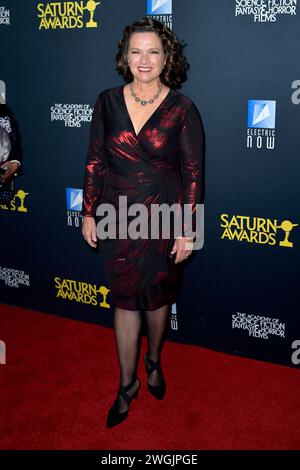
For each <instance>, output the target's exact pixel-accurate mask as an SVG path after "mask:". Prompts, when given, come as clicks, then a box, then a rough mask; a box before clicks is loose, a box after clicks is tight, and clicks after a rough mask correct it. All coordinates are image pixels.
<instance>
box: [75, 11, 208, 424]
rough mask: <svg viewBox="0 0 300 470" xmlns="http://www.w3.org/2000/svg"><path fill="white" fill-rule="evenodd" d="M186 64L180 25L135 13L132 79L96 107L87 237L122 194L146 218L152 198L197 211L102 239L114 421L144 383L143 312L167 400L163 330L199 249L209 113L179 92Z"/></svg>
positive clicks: (124, 45)
mask: <svg viewBox="0 0 300 470" xmlns="http://www.w3.org/2000/svg"><path fill="white" fill-rule="evenodd" d="M186 69H187V62H186V59H185V57H184V56H183V55H182V45H181V44H180V42H179V41H178V39H177V38H176V36H175V35H174V33H173V32H172V31H170V30H169V29H168V28H167V27H165V26H164V25H162V24H161V23H160V22H158V21H156V20H154V19H150V18H144V19H143V20H140V21H137V22H135V23H133V24H132V25H131V26H127V27H126V28H125V29H124V32H123V39H122V40H121V41H120V42H119V52H118V54H117V70H118V71H119V73H121V74H122V75H123V77H124V80H125V82H126V84H125V85H124V86H119V87H116V88H112V89H108V90H105V91H103V92H102V93H101V94H100V95H99V97H98V100H97V102H96V104H95V108H94V112H93V119H92V124H91V134H90V144H89V151H88V157H87V164H86V173H85V181H84V195H83V211H82V215H83V227H82V233H83V236H84V238H85V240H86V241H87V243H88V244H89V245H90V246H92V247H96V246H97V245H96V244H97V234H98V238H101V236H100V237H99V232H98V230H97V228H98V227H99V225H98V224H97V225H96V222H98V223H99V221H100V220H101V218H100V219H97V215H98V213H99V212H98V210H97V208H98V206H99V207H101V205H103V204H111V205H112V207H114V208H115V209H116V220H115V221H114V228H117V229H118V228H119V226H120V225H121V216H120V197H121V196H123V197H124V196H126V201H127V207H128V208H129V207H130V206H131V205H132V204H136V203H142V204H143V206H144V207H145V208H146V209H147V211H148V217H147V219H148V220H147V222H149V221H150V222H151V220H150V219H151V215H150V209H151V207H152V206H153V205H154V204H167V205H168V207H170V206H171V205H172V204H174V203H175V204H178V205H180V206H181V207H183V205H184V204H186V205H189V206H188V207H190V209H191V214H192V222H191V223H190V224H186V223H185V222H184V224H183V228H184V233H183V236H178V237H177V236H176V234H175V233H174V230H173V232H172V230H171V233H170V236H169V237H168V238H163V237H162V236H161V232H159V233H160V236H159V237H157V238H151V237H148V238H131V237H130V236H127V237H126V238H124V237H123V238H121V237H119V238H113V237H111V238H106V239H102V240H100V247H101V251H102V255H103V259H104V266H105V271H106V275H107V279H108V282H109V287H110V293H111V299H112V304H113V305H114V307H115V310H114V327H115V336H116V342H117V350H118V358H119V364H120V388H119V390H118V394H117V398H116V400H115V402H114V404H113V406H112V407H111V409H110V410H109V413H108V417H107V422H106V424H107V427H112V426H115V425H116V424H119V423H120V422H122V421H124V419H126V418H127V415H128V409H129V404H130V401H131V400H132V398H136V397H137V395H138V392H139V389H140V380H139V378H138V377H137V375H136V371H137V362H138V344H139V337H140V331H141V323H142V316H141V311H142V310H144V311H145V314H146V321H147V338H148V351H147V353H146V354H145V356H144V362H145V367H146V371H147V372H148V390H149V391H150V393H151V394H152V395H153V396H154V397H155V398H157V399H160V400H161V399H162V398H164V395H165V391H166V383H165V379H164V375H163V372H162V369H161V365H160V356H161V349H162V344H163V337H164V334H165V332H166V327H167V321H168V318H169V311H170V305H171V304H172V303H174V302H176V299H177V296H178V292H179V287H180V280H181V264H180V263H181V262H182V261H184V260H185V259H187V258H188V256H190V254H191V253H192V242H193V234H194V230H195V220H196V208H197V204H199V203H200V196H201V187H202V181H201V177H202V167H203V152H204V150H203V147H204V145H203V141H204V137H203V127H202V123H201V119H200V116H199V113H198V110H197V108H196V106H195V105H194V103H193V102H192V101H191V100H190V99H189V98H187V97H185V96H184V95H182V94H180V93H179V92H178V91H176V90H175V88H176V87H178V86H179V85H180V84H181V83H182V81H184V79H185V77H186ZM102 207H103V206H102ZM96 210H97V215H96ZM102 215H103V214H102ZM129 219H130V218H128V220H129ZM172 227H173V226H172ZM118 233H119V232H118Z"/></svg>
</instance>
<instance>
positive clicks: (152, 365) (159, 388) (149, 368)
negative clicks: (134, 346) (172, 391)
mask: <svg viewBox="0 0 300 470" xmlns="http://www.w3.org/2000/svg"><path fill="white" fill-rule="evenodd" d="M144 362H145V369H146V372H147V374H148V380H149V378H150V375H151V374H152V373H153V372H154V371H155V370H157V372H158V373H159V374H161V379H162V382H161V384H160V385H156V386H155V385H151V384H150V383H149V381H148V390H149V392H150V393H151V395H153V396H154V397H155V398H156V399H157V400H162V399H163V398H164V396H165V393H166V388H167V386H166V382H165V380H164V376H163V373H162V369H161V366H160V363H159V362H154V361H152V359H150V358H149V356H148V353H146V354H145V356H144Z"/></svg>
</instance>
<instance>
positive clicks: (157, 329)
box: [146, 304, 170, 387]
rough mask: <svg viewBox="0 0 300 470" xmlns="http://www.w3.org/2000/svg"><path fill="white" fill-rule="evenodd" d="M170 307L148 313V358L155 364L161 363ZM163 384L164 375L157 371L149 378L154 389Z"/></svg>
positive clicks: (165, 306) (148, 311)
mask: <svg viewBox="0 0 300 470" xmlns="http://www.w3.org/2000/svg"><path fill="white" fill-rule="evenodd" d="M169 312H170V306H169V304H167V305H163V306H162V307H160V308H158V309H156V310H147V311H146V320H147V329H148V357H149V359H151V360H152V361H154V362H160V354H161V350H162V346H163V340H164V336H165V333H166V331H167V324H168V320H169ZM162 382H163V376H162V374H161V373H160V372H159V371H157V370H155V371H153V372H152V374H151V375H150V377H149V384H150V385H153V386H154V387H157V386H160V385H161V384H162Z"/></svg>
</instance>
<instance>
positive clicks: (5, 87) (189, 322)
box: [0, 0, 300, 367]
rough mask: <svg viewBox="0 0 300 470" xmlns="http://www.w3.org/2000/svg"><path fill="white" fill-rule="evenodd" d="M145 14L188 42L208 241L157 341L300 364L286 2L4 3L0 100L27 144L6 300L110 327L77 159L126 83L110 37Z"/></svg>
mask: <svg viewBox="0 0 300 470" xmlns="http://www.w3.org/2000/svg"><path fill="white" fill-rule="evenodd" d="M145 16H152V17H154V18H156V19H158V20H160V21H162V22H164V23H165V24H166V25H168V26H169V27H170V28H172V29H173V31H174V32H175V33H176V34H177V36H178V37H179V38H180V39H181V40H183V41H184V43H185V44H186V46H185V48H184V53H185V55H186V57H187V59H188V61H189V63H190V69H189V72H188V80H187V81H186V82H185V83H184V85H183V86H182V88H181V89H180V90H179V91H180V92H181V93H183V94H185V95H187V96H189V97H190V98H191V99H192V100H193V101H194V103H195V104H196V105H197V107H198V109H199V111H200V113H201V116H202V120H203V125H204V129H205V135H206V161H205V188H204V191H203V198H204V204H205V216H204V221H205V226H204V244H203V247H202V248H201V249H200V250H198V251H197V252H196V253H195V255H194V256H193V257H192V259H191V260H190V261H189V262H188V263H187V264H186V267H185V273H184V279H183V285H182V290H181V292H180V296H179V300H178V303H177V304H174V305H173V306H172V313H171V317H170V329H169V335H168V337H169V339H171V340H174V341H178V342H185V343H190V344H196V345H201V346H205V347H209V348H212V349H215V350H220V351H224V352H227V353H231V354H235V355H241V356H246V357H250V358H256V359H259V360H265V361H270V362H274V363H279V364H285V365H288V366H291V367H299V363H300V316H299V311H300V302H299V290H300V287H299V279H300V278H299V265H300V256H299V253H300V184H299V177H300V145H299V129H300V67H299V41H300V5H299V2H297V0H214V1H212V0H198V1H194V0H185V1H180V0H173V2H172V1H170V0H149V1H142V0H129V1H127V2H120V1H117V0H109V1H108V0H101V1H99V2H95V1H93V0H89V1H73V0H70V1H61V0H58V1H55V2H51V1H49V2H47V1H33V0H23V1H22V2H20V1H18V0H0V44H1V47H0V54H1V62H0V63H1V68H0V96H1V101H2V102H5V101H6V102H7V104H8V106H9V107H10V108H11V110H12V111H13V113H14V116H15V118H16V120H17V122H18V125H19V130H20V135H21V139H22V149H23V173H22V174H21V175H20V176H19V177H18V178H17V179H16V183H15V185H16V189H17V193H16V196H15V197H14V199H13V201H12V202H11V203H10V204H7V205H6V204H2V205H1V206H0V237H1V245H0V246H1V253H0V260H1V261H0V289H1V291H0V293H1V302H5V303H9V304H13V305H18V306H23V307H28V308H32V309H35V310H37V311H40V312H48V313H51V314H56V315H62V316H65V317H69V318H72V319H77V320H80V321H85V322H91V323H97V324H101V325H105V326H108V327H111V326H112V317H113V315H112V314H113V311H112V308H111V305H110V291H109V285H108V283H107V280H106V278H105V273H104V269H103V265H102V259H101V255H100V254H99V252H98V251H97V250H96V251H95V250H93V249H92V248H90V247H89V246H88V245H87V244H86V243H85V242H84V240H83V238H82V235H81V222H82V218H81V215H80V210H81V204H82V185H83V177H84V166H85V160H86V153H87V145H88V137H89V126H90V121H91V116H92V111H93V106H94V103H95V101H96V98H97V96H98V94H99V93H100V92H101V91H102V90H104V89H107V88H112V87H115V86H118V85H121V84H123V81H122V77H121V76H119V75H118V74H117V72H116V71H115V56H116V53H117V43H118V40H119V39H120V38H121V36H122V31H123V29H124V27H125V26H126V25H127V24H130V23H132V22H133V21H134V20H136V19H139V18H142V17H145ZM0 124H1V122H0ZM2 125H3V120H2ZM58 334H59V332H58ZM0 338H1V325H0ZM53 339H54V340H55V338H53Z"/></svg>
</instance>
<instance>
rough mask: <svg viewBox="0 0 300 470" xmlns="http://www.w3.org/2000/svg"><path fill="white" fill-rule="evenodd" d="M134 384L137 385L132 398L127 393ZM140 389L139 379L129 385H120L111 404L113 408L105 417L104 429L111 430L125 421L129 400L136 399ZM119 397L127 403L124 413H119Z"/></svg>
mask: <svg viewBox="0 0 300 470" xmlns="http://www.w3.org/2000/svg"><path fill="white" fill-rule="evenodd" d="M135 384H138V385H137V389H136V391H135V392H134V393H133V395H132V396H130V395H128V392H129V391H130V390H131V389H132V388H133V387H134V385H135ZM140 388H141V383H140V380H139V378H138V377H137V378H136V379H135V380H134V381H133V382H131V383H130V384H128V385H126V386H123V385H121V386H120V388H119V391H118V395H117V398H116V400H115V402H114V404H113V406H112V407H111V408H110V410H109V412H108V415H107V420H106V427H107V428H112V427H114V426H116V425H117V424H120V423H122V422H123V421H125V419H126V418H127V416H128V411H129V405H130V402H131V400H133V399H135V400H136V399H137V397H138V394H139V391H140ZM120 397H121V398H122V399H123V400H124V401H125V402H126V403H127V405H128V408H127V410H126V411H119V399H120Z"/></svg>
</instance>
